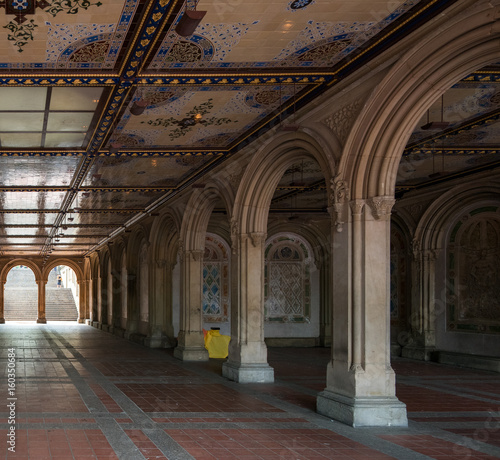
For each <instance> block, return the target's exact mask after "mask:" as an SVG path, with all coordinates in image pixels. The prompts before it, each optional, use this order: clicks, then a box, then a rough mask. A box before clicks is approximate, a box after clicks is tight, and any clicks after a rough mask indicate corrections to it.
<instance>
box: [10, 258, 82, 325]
mask: <svg viewBox="0 0 500 460" xmlns="http://www.w3.org/2000/svg"><path fill="white" fill-rule="evenodd" d="M4 315H5V320H6V321H36V320H37V318H38V286H37V285H36V284H35V275H34V274H33V272H32V271H31V270H30V269H29V268H17V267H16V268H13V269H12V270H11V272H10V273H9V275H8V277H7V283H6V284H5V291H4ZM45 317H46V319H47V321H76V320H77V319H78V310H77V308H76V304H75V300H74V298H73V294H72V292H71V289H66V288H57V273H56V272H54V271H51V272H50V276H49V280H48V282H47V285H46V288H45Z"/></svg>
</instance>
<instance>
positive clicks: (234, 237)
mask: <svg viewBox="0 0 500 460" xmlns="http://www.w3.org/2000/svg"><path fill="white" fill-rule="evenodd" d="M230 226H231V253H233V254H236V249H237V247H238V233H239V226H238V222H237V221H236V219H231V222H230Z"/></svg>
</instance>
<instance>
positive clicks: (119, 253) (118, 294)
mask: <svg viewBox="0 0 500 460" xmlns="http://www.w3.org/2000/svg"><path fill="white" fill-rule="evenodd" d="M108 246H109V252H110V261H109V263H110V264H111V276H112V281H111V287H112V323H111V326H112V327H113V331H115V330H116V333H117V334H119V332H118V331H119V330H122V329H124V328H125V325H124V324H122V302H126V282H125V286H123V284H122V259H123V257H125V260H124V261H123V264H124V265H126V255H125V251H126V249H125V248H126V242H125V240H124V239H123V238H122V237H119V238H117V239H116V240H113V242H112V243H109V242H108ZM125 277H126V270H125ZM125 281H126V278H125Z"/></svg>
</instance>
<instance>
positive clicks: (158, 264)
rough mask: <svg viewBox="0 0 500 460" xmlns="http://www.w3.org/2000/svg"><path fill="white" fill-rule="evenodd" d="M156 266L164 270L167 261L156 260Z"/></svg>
mask: <svg viewBox="0 0 500 460" xmlns="http://www.w3.org/2000/svg"><path fill="white" fill-rule="evenodd" d="M156 266H157V267H158V268H165V267H166V266H167V261H166V260H165V259H157V260H156Z"/></svg>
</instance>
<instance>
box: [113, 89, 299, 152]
mask: <svg viewBox="0 0 500 460" xmlns="http://www.w3.org/2000/svg"><path fill="white" fill-rule="evenodd" d="M303 88H304V86H303V85H268V86H267V85H266V86H264V85H257V86H235V85H230V86H224V87H215V86H196V87H189V86H188V87H181V88H176V87H163V88H154V87H146V88H141V89H140V90H139V91H138V92H137V93H136V97H135V101H136V100H139V99H143V100H146V101H147V102H148V106H147V108H146V111H145V112H144V113H143V114H142V115H139V116H134V115H131V114H130V112H129V111H127V112H126V113H125V115H124V117H123V119H122V120H121V122H120V124H119V125H118V128H117V130H116V132H115V136H114V137H113V138H111V143H118V144H124V145H126V146H136V147H138V148H141V147H143V148H146V147H150V148H162V147H165V148H169V149H171V148H174V149H175V148H181V147H185V148H186V147H187V148H224V147H227V146H229V145H230V144H231V143H232V142H234V141H235V140H236V139H238V138H239V137H240V136H242V135H243V134H244V133H245V132H247V131H248V130H249V129H251V128H252V127H254V126H255V125H257V124H258V123H259V122H261V121H263V120H264V119H265V118H266V117H268V116H269V115H271V114H274V115H276V114H277V111H278V109H279V108H280V107H281V106H282V105H283V104H286V103H287V102H288V103H292V101H293V99H294V95H297V94H298V93H299V92H300V91H301V90H302V89H303ZM132 103H133V102H132Z"/></svg>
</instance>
